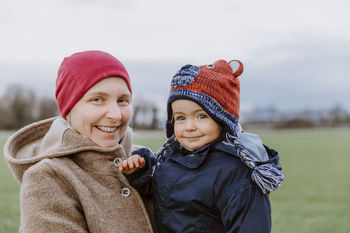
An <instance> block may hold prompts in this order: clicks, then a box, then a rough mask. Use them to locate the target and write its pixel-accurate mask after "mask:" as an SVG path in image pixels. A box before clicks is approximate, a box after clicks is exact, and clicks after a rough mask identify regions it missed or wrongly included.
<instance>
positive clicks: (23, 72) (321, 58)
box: [0, 0, 350, 110]
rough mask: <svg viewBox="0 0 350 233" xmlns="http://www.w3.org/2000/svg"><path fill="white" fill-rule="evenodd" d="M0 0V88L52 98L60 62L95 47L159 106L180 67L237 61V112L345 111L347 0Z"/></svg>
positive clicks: (349, 32) (349, 87) (349, 97)
mask: <svg viewBox="0 0 350 233" xmlns="http://www.w3.org/2000/svg"><path fill="white" fill-rule="evenodd" d="M0 2H1V7H0V29H1V36H0V79H1V83H2V85H1V87H0V94H2V93H4V91H5V90H6V87H7V86H8V85H9V84H10V83H21V84H23V85H25V86H28V87H30V88H35V90H36V91H37V92H38V93H49V94H51V95H52V96H53V92H54V85H55V78H56V73H57V69H58V67H59V64H60V62H61V61H62V59H63V58H64V57H66V56H69V55H71V54H72V53H74V52H77V51H83V50H90V49H99V50H104V51H107V52H109V53H111V54H112V55H114V56H115V57H117V58H118V59H119V60H121V61H122V62H123V63H124V64H125V65H126V67H127V69H128V71H129V73H130V75H131V79H132V84H133V89H134V93H135V96H136V97H140V96H146V97H147V98H154V99H155V100H156V101H157V102H160V103H163V102H165V100H166V98H167V93H168V89H169V82H170V79H171V76H172V75H173V74H174V73H175V72H176V71H177V70H178V69H179V68H180V67H181V66H182V65H185V64H188V63H190V64H195V65H202V64H208V63H212V62H214V61H215V60H218V59H226V60H230V59H239V60H241V61H242V62H243V63H244V65H245V72H244V73H243V75H242V76H241V102H242V107H243V108H246V109H248V108H251V107H254V106H272V105H274V106H276V107H278V108H281V109H287V110H288V109H300V108H315V109H317V108H327V107H330V106H333V105H336V104H338V105H342V106H343V107H346V108H347V109H349V110H350V94H349V93H350V77H349V72H348V69H349V67H350V54H349V51H350V27H349V26H348V22H349V21H350V16H349V14H348V12H349V9H350V1H347V0H317V1H316V0H309V1H308V0H294V1H283V0H265V1H261V0H244V1H236V0H216V1H209V0H176V1H166V0H147V1H144V0H124V1H119V0H30V1H26V0H22V1H19V0H0Z"/></svg>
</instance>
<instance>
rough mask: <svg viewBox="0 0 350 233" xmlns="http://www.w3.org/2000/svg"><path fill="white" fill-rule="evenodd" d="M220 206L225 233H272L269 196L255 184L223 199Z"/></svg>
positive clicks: (246, 185) (245, 186)
mask: <svg viewBox="0 0 350 233" xmlns="http://www.w3.org/2000/svg"><path fill="white" fill-rule="evenodd" d="M218 206H219V208H220V212H221V219H222V222H223V224H224V228H225V232H230V233H233V232H234V233H251V232H259V233H270V232H271V205H270V201H269V197H268V194H265V195H264V194H263V193H262V192H261V191H260V190H259V189H258V188H257V186H256V185H254V184H251V183H250V184H243V185H241V186H240V187H239V188H238V189H236V190H232V191H231V192H228V193H227V195H225V196H224V198H221V199H220V201H219V203H218Z"/></svg>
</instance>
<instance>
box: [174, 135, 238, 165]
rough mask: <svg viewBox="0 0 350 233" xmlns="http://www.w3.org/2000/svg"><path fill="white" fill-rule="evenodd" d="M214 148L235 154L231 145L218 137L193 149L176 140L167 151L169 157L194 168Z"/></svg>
mask: <svg viewBox="0 0 350 233" xmlns="http://www.w3.org/2000/svg"><path fill="white" fill-rule="evenodd" d="M215 150H220V151H223V152H226V153H228V154H232V155H235V153H236V151H234V150H233V149H232V147H230V146H228V145H225V144H224V143H223V141H222V138H221V137H220V138H218V139H217V140H214V141H213V142H211V143H209V144H207V145H205V146H203V147H200V148H198V149H195V150H193V151H189V150H187V149H185V148H183V147H182V146H181V145H180V144H179V143H178V142H177V141H176V142H175V145H174V147H173V149H172V150H171V151H170V152H169V159H170V160H173V161H175V162H177V163H179V164H181V165H183V166H185V167H187V168H191V169H194V168H198V167H199V166H200V165H201V164H202V163H203V162H204V160H205V159H206V157H207V156H208V154H209V153H210V152H212V151H215Z"/></svg>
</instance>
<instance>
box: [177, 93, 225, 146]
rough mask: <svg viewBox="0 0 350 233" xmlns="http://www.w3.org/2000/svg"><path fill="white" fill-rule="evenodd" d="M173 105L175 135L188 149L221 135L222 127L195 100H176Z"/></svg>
mask: <svg viewBox="0 0 350 233" xmlns="http://www.w3.org/2000/svg"><path fill="white" fill-rule="evenodd" d="M171 107H172V110H173V117H174V133H175V136H176V138H177V139H178V140H179V143H180V144H181V145H182V146H183V147H185V148H186V149H188V150H194V149H197V148H200V147H202V146H205V145H207V144H208V143H210V142H212V141H214V140H215V139H217V138H218V137H219V136H220V134H221V127H220V126H219V125H218V124H217V123H216V122H215V121H214V120H213V119H212V118H211V117H210V116H209V115H208V114H207V113H206V112H205V111H204V110H203V108H201V107H200V106H199V105H198V104H196V103H195V102H193V101H190V100H184V99H181V100H176V101H174V102H173V103H172V104H171Z"/></svg>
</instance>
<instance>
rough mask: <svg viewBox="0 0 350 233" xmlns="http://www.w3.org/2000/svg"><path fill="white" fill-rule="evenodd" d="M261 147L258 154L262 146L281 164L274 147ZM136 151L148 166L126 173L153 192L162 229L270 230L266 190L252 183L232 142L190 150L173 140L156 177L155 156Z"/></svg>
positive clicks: (147, 193)
mask: <svg viewBox="0 0 350 233" xmlns="http://www.w3.org/2000/svg"><path fill="white" fill-rule="evenodd" d="M257 147H258V149H253V150H254V151H255V153H261V152H259V151H262V149H261V148H263V150H264V152H265V153H266V155H267V156H268V158H267V161H265V162H269V163H274V164H276V165H279V163H278V153H277V152H276V151H274V150H271V149H269V148H267V147H265V148H264V147H263V146H262V144H261V146H257ZM257 151H258V152H257ZM135 153H138V154H140V155H141V156H142V157H144V158H145V159H146V161H147V163H146V164H147V165H146V166H145V169H142V170H143V171H142V170H139V171H137V172H135V173H133V174H131V175H128V176H127V177H128V179H129V181H130V183H131V184H132V185H133V186H134V187H135V188H136V189H137V190H138V191H139V192H140V193H141V195H143V196H152V195H153V200H154V207H155V215H156V218H157V224H158V229H159V232H161V233H170V232H182V233H185V232H210V233H215V232H218V233H219V232H235V233H269V232H271V206H270V201H269V197H268V194H266V195H264V194H263V193H262V192H261V191H260V189H259V188H258V186H257V185H256V184H254V183H253V181H252V180H251V178H250V175H251V170H250V169H249V168H248V167H247V166H246V165H245V164H244V163H243V162H241V160H240V159H239V158H238V157H237V154H236V152H235V151H234V150H232V147H231V146H229V145H227V144H224V143H223V142H222V141H220V140H218V141H215V142H213V143H210V144H209V145H206V146H204V147H202V148H200V149H197V150H195V151H192V152H189V151H186V150H184V149H182V148H181V146H180V145H179V144H178V143H175V145H174V146H173V148H172V149H171V150H170V151H168V152H167V154H166V159H165V161H164V162H163V163H161V164H160V165H159V166H157V167H155V171H154V174H153V177H151V174H152V166H153V165H154V164H155V162H156V160H155V157H154V156H153V154H152V153H151V152H150V151H148V150H147V149H141V150H138V151H136V152H135Z"/></svg>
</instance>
